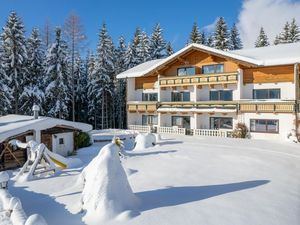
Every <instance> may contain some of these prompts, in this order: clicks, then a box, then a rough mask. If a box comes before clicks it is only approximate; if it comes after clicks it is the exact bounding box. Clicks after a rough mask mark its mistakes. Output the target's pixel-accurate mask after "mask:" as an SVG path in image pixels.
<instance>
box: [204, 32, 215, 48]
mask: <svg viewBox="0 0 300 225" xmlns="http://www.w3.org/2000/svg"><path fill="white" fill-rule="evenodd" d="M206 45H207V46H208V47H212V48H213V47H214V36H213V35H209V36H208V38H207V42H206Z"/></svg>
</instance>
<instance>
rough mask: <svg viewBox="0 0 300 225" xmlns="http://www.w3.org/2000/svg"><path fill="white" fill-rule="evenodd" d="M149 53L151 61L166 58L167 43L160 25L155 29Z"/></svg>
mask: <svg viewBox="0 0 300 225" xmlns="http://www.w3.org/2000/svg"><path fill="white" fill-rule="evenodd" d="M149 51H150V57H151V59H161V58H164V57H165V56H166V42H165V40H164V38H163V29H162V28H161V27H160V24H159V23H158V24H156V25H155V27H154V29H153V33H152V35H151V38H150V49H149Z"/></svg>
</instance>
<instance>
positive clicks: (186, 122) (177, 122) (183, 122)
mask: <svg viewBox="0 0 300 225" xmlns="http://www.w3.org/2000/svg"><path fill="white" fill-rule="evenodd" d="M190 120H191V118H190V117H189V116H172V126H177V127H180V128H186V129H190V127H191V126H190Z"/></svg>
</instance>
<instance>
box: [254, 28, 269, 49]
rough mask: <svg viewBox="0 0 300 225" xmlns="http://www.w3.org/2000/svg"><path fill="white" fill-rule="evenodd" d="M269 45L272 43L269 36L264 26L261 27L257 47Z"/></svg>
mask: <svg viewBox="0 0 300 225" xmlns="http://www.w3.org/2000/svg"><path fill="white" fill-rule="evenodd" d="M269 45H270V43H269V40H268V37H267V35H266V33H265V31H264V28H263V27H261V28H260V31H259V35H258V37H257V40H256V42H255V47H256V48H259V47H264V46H269Z"/></svg>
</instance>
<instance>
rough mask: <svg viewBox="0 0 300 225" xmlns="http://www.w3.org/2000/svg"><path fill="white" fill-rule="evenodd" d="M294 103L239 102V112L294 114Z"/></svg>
mask: <svg viewBox="0 0 300 225" xmlns="http://www.w3.org/2000/svg"><path fill="white" fill-rule="evenodd" d="M295 109H296V108H295V102H294V101H285V102H240V103H239V112H253V113H291V112H295Z"/></svg>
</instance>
